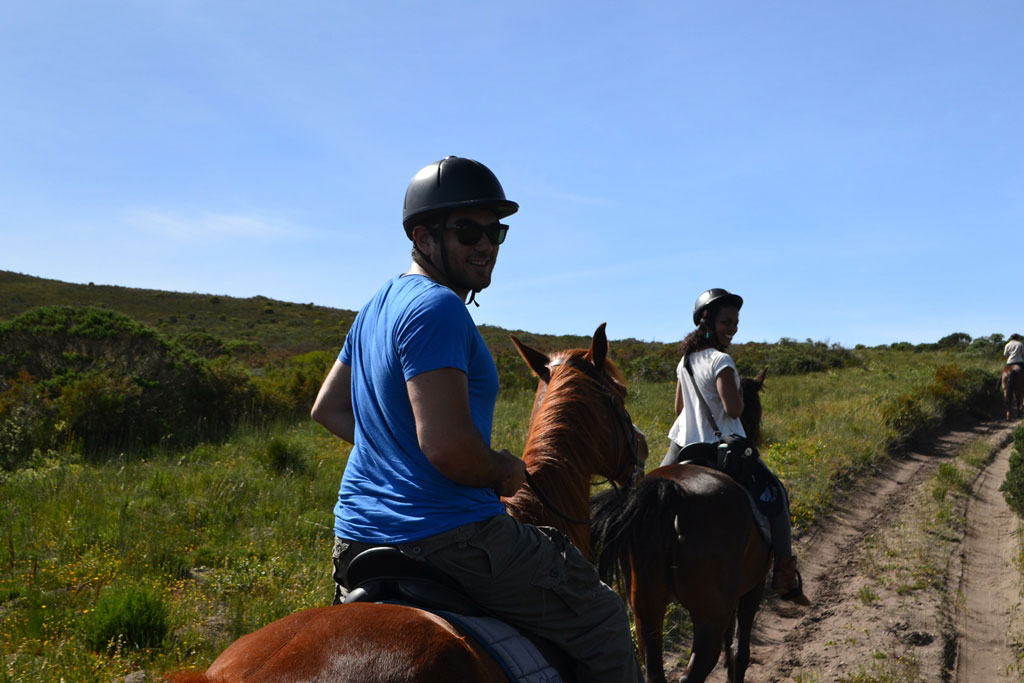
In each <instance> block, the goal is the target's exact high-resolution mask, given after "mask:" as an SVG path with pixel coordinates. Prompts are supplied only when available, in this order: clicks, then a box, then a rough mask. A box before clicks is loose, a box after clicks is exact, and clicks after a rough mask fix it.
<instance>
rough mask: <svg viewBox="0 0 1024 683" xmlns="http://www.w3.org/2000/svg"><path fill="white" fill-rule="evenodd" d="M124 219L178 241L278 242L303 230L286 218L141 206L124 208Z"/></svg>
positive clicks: (138, 226)
mask: <svg viewBox="0 0 1024 683" xmlns="http://www.w3.org/2000/svg"><path fill="white" fill-rule="evenodd" d="M125 221H126V222H127V223H129V224H130V225H131V226H132V227H134V228H137V229H139V230H143V231H145V232H149V233H153V234H157V235H163V236H165V237H170V238H171V239H174V240H177V241H179V242H208V241H214V240H218V239H222V238H227V239H238V238H245V239H255V240H260V241H264V242H279V241H282V240H286V239H287V240H293V239H295V238H296V237H299V236H301V235H304V234H305V233H306V231H305V230H304V229H302V228H300V227H298V226H296V225H294V224H292V223H290V222H289V221H287V220H280V219H275V220H268V219H266V218H263V217H261V216H253V215H245V214H230V213H214V212H204V213H201V214H197V215H194V216H187V215H180V214H174V213H170V212H165V211H158V210H155V209H144V208H143V209H130V210H128V211H127V212H125Z"/></svg>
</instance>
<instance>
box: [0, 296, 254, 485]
mask: <svg viewBox="0 0 1024 683" xmlns="http://www.w3.org/2000/svg"><path fill="white" fill-rule="evenodd" d="M247 382H248V380H247V379H245V380H242V379H239V378H232V381H230V382H227V381H223V378H222V377H218V376H217V375H215V374H214V373H212V372H211V370H210V366H209V364H208V363H207V362H206V361H205V360H203V359H202V358H199V357H198V356H196V355H195V354H194V353H192V352H191V351H189V350H187V349H185V348H184V347H182V346H181V345H180V344H177V343H175V342H171V341H169V340H167V339H166V338H164V337H163V336H161V335H160V333H159V332H157V331H156V330H154V329H152V328H150V327H147V326H145V325H143V324H141V323H139V322H137V321H134V320H132V319H130V318H128V317H127V316H124V315H122V314H120V313H115V312H113V311H108V310H105V309H100V308H92V307H84V308H75V307H71V306H49V307H44V308H37V309H33V310H31V311H29V312H28V313H25V314H23V315H21V316H19V317H17V318H15V319H14V320H12V321H9V322H5V323H0V395H2V396H3V397H4V398H3V399H2V400H0V415H2V416H4V417H6V418H8V419H13V420H14V426H11V427H9V428H6V430H5V433H4V436H3V437H0V463H2V465H3V466H4V467H5V468H8V469H9V468H13V467H17V466H19V465H21V464H24V463H25V462H26V461H27V457H28V454H29V453H30V452H34V451H36V450H45V449H47V448H53V447H55V446H56V445H57V444H56V443H55V440H57V439H56V437H57V435H60V436H61V438H63V439H64V442H65V443H68V442H74V443H77V444H78V445H80V447H81V448H82V450H83V451H84V452H85V453H86V454H87V455H88V456H89V457H94V458H95V457H101V456H102V454H103V453H105V452H110V451H113V450H127V449H128V448H134V447H143V448H145V447H148V446H151V445H154V444H157V443H167V444H176V443H188V442H190V441H192V440H194V439H195V438H197V437H200V436H205V435H210V434H213V433H218V432H219V433H223V432H224V431H226V430H227V429H228V428H230V427H231V426H233V424H234V422H235V420H236V419H237V417H238V414H239V410H238V407H239V404H240V403H242V404H244V398H243V400H241V401H240V400H239V397H240V395H241V396H243V397H244V394H245V391H244V390H245V389H246V387H247ZM5 422H6V420H5Z"/></svg>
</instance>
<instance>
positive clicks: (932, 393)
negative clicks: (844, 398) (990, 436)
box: [879, 364, 999, 446]
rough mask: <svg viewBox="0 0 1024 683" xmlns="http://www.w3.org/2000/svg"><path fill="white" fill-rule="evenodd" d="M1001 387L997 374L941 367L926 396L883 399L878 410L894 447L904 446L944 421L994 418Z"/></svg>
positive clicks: (913, 395)
mask: <svg viewBox="0 0 1024 683" xmlns="http://www.w3.org/2000/svg"><path fill="white" fill-rule="evenodd" d="M998 386H999V385H998V377H997V376H996V375H995V373H992V372H988V371H985V370H981V369H979V368H967V369H964V368H962V367H960V366H959V365H952V364H946V365H940V366H939V367H937V368H936V369H935V376H934V378H933V379H932V381H931V382H929V383H928V385H927V386H926V387H924V391H923V392H920V393H917V392H915V393H901V394H895V395H892V394H887V395H883V396H881V397H880V398H879V406H880V409H881V413H882V418H883V420H885V424H886V426H888V427H889V428H890V429H892V430H893V432H894V435H893V445H894V446H902V445H905V444H906V443H908V442H910V441H912V440H913V439H914V438H915V437H917V436H919V435H920V434H922V433H923V432H925V431H926V430H928V429H929V428H931V427H932V426H934V425H935V424H937V423H938V422H940V421H942V420H946V419H952V418H957V417H962V416H964V415H973V416H976V417H982V416H986V415H991V414H993V413H992V410H993V408H994V407H996V406H997V405H998V400H999V393H998Z"/></svg>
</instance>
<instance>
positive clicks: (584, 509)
mask: <svg viewBox="0 0 1024 683" xmlns="http://www.w3.org/2000/svg"><path fill="white" fill-rule="evenodd" d="M513 342H514V343H515V346H516V348H517V349H518V350H519V352H520V354H521V355H522V356H523V358H524V359H525V360H526V361H527V363H528V364H529V365H530V367H531V368H532V370H533V371H534V373H535V374H537V375H538V377H539V379H540V383H539V386H538V390H537V394H536V396H535V398H534V407H533V413H532V415H531V418H530V428H529V432H528V434H527V440H526V446H525V449H524V451H523V460H524V461H525V463H526V469H527V471H528V472H529V473H530V479H529V482H530V483H529V486H528V487H524V488H523V489H520V491H519V492H518V493H516V495H514V496H512V497H511V498H509V499H507V500H506V501H505V503H506V506H507V509H508V512H509V514H511V515H512V516H514V517H516V518H517V519H520V520H521V521H527V522H530V523H534V524H547V525H550V526H554V527H556V528H559V529H561V530H562V531H563V532H564V533H565V534H566V535H568V536H569V538H570V539H571V540H572V541H573V542H574V543H575V544H576V545H577V546H578V547H579V548H580V549H581V550H582V551H583V552H584V554H587V552H588V547H589V540H590V538H589V496H590V485H591V478H592V477H593V476H594V475H597V476H600V477H603V478H606V479H609V480H611V481H615V482H617V483H618V484H620V485H623V486H626V485H628V484H629V483H630V482H631V481H632V480H633V479H635V478H636V476H637V475H638V474H642V473H643V463H644V458H646V456H647V444H646V442H645V441H644V439H643V435H642V434H640V433H639V432H638V431H636V430H635V428H634V427H633V424H632V421H631V420H630V418H629V414H628V413H627V412H626V409H625V405H624V403H623V400H624V398H625V394H626V389H625V386H624V385H623V383H622V378H621V375H620V374H619V372H618V370H617V369H616V368H615V366H614V364H613V363H612V362H611V361H610V360H608V358H607V356H608V340H607V338H606V336H605V332H604V325H601V326H600V327H599V328H598V329H597V331H596V332H595V333H594V337H593V340H592V343H591V347H590V349H589V350H586V349H573V350H569V351H563V352H560V353H556V354H552V356H550V357H548V356H546V355H544V354H542V353H541V352H539V351H535V350H533V349H531V348H529V347H528V346H526V345H525V344H522V343H521V342H519V340H517V339H515V338H513ZM169 680H170V681H171V682H172V683H233V682H239V683H240V682H242V681H247V682H249V683H262V682H267V683H269V682H271V681H273V682H276V683H289V682H297V681H311V680H318V681H333V682H339V683H348V682H350V683H385V682H386V683H413V682H414V681H415V682H418V683H455V682H456V681H458V682H460V683H461V682H466V683H475V682H479V683H494V682H496V681H503V680H507V679H506V676H505V674H504V673H503V670H502V669H501V668H500V667H499V666H498V664H497V663H496V662H495V661H494V660H493V659H492V658H491V657H490V655H489V654H487V652H486V651H485V650H484V649H483V648H482V647H480V646H479V645H478V644H477V643H476V642H475V641H474V640H473V639H472V638H471V637H467V635H466V634H464V633H462V632H461V631H460V630H459V629H458V628H456V627H455V626H453V625H452V624H450V623H449V622H447V621H446V620H444V619H442V618H440V617H438V616H436V615H434V614H431V613H429V612H426V611H423V610H420V609H416V608H414V607H407V606H401V605H387V604H374V603H352V604H342V605H334V606H330V607H319V608H314V609H307V610H303V611H300V612H296V613H294V614H291V615H289V616H287V617H284V618H283V619H279V620H277V621H275V622H272V623H270V624H268V625H267V626H264V627H263V628H261V629H259V630H257V631H254V632H253V633H250V634H248V635H245V636H242V637H241V638H239V639H238V640H236V641H235V642H234V643H232V644H231V645H230V646H228V648H227V649H226V650H224V652H223V653H221V655H220V656H219V657H217V659H216V660H214V662H213V663H212V664H211V665H210V667H209V669H207V670H206V672H205V673H178V674H171V675H170V676H169Z"/></svg>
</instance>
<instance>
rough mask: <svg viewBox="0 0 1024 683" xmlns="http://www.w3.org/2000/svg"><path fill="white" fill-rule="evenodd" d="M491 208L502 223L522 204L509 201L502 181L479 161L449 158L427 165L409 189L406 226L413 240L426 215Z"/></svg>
mask: <svg viewBox="0 0 1024 683" xmlns="http://www.w3.org/2000/svg"><path fill="white" fill-rule="evenodd" d="M472 207H480V208H485V209H490V210H492V211H494V213H495V214H496V215H497V217H498V220H501V219H502V218H505V217H506V216H511V215H512V214H514V213H515V212H516V211H518V210H519V205H518V204H516V203H515V202H513V201H509V200H508V199H505V191H504V190H503V189H501V183H499V182H498V178H497V177H496V176H495V175H494V174H493V173H492V172H491V169H489V168H487V167H486V166H484V165H483V164H481V163H480V162H479V161H473V160H472V159H464V158H462V157H454V156H450V157H445V158H444V159H442V160H441V161H435V162H434V163H432V164H428V165H427V166H424V167H423V168H422V169H421V170H420V172H419V173H417V174H416V175H415V176H413V179H412V181H411V182H410V183H409V187H408V188H406V190H405V206H404V208H403V209H402V225H403V226H404V227H405V234H406V236H407V237H408V238H409V239H412V229H413V228H414V227H416V221H417V219H419V218H422V217H423V216H424V214H428V213H433V212H435V211H441V210H445V209H464V208H472Z"/></svg>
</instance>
